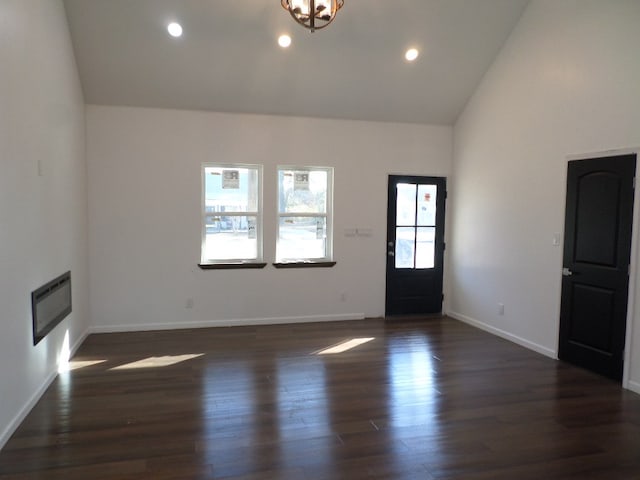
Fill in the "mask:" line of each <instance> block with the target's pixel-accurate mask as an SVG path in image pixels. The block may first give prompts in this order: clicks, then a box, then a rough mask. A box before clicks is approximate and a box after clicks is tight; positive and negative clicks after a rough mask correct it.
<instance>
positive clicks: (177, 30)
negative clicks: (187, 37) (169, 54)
mask: <svg viewBox="0 0 640 480" xmlns="http://www.w3.org/2000/svg"><path fill="white" fill-rule="evenodd" d="M167 32H169V35H171V36H172V37H176V38H177V37H181V36H182V25H180V24H179V23H176V22H172V23H170V24H169V25H167Z"/></svg>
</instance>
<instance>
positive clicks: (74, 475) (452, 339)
mask: <svg viewBox="0 0 640 480" xmlns="http://www.w3.org/2000/svg"><path fill="white" fill-rule="evenodd" d="M364 338H366V339H371V340H369V341H367V342H365V343H361V344H360V345H358V346H357V347H355V348H353V349H351V350H348V351H345V352H342V353H336V354H326V355H323V354H319V352H320V351H322V350H324V349H326V348H328V347H331V346H335V345H337V344H340V343H341V342H345V341H348V340H351V339H364ZM72 368H73V369H72V370H71V371H70V372H68V373H65V374H61V375H60V376H59V377H58V378H57V379H56V381H55V382H54V383H53V384H52V385H51V386H50V388H49V389H48V390H47V391H46V392H45V394H44V395H43V396H42V398H41V400H40V401H39V402H38V404H37V405H36V406H35V407H34V409H33V410H32V411H31V412H30V414H29V415H28V416H27V417H26V418H25V420H24V421H23V423H22V425H21V426H20V427H19V428H18V430H17V431H16V432H15V434H14V435H13V437H12V438H11V439H10V440H9V442H8V443H7V444H6V446H5V447H4V448H3V449H2V451H0V480H8V479H11V480H33V479H44V480H48V479H53V480H58V479H65V480H74V479H78V478H82V479H87V478H91V479H97V480H111V479H119V480H133V479H135V480H145V479H154V480H178V479H180V480H185V479H186V480H189V479H216V478H220V479H222V478H225V479H235V480H260V479H296V480H305V479H308V480H325V479H331V480H333V479H341V478H344V479H349V480H354V479H355V480H357V479H421V480H453V479H456V480H457V479H465V480H485V479H491V480H497V479H515V478H517V479H519V480H521V479H551V480H553V479H593V480H600V479H603V480H604V479H606V480H612V479H613V480H617V479H635V480H638V479H639V478H640V396H638V395H636V394H634V393H632V392H628V391H625V390H622V389H621V387H620V386H619V385H617V384H615V383H613V382H611V381H609V380H606V379H604V378H601V377H599V376H597V375H594V374H591V373H589V372H586V371H583V370H580V369H577V368H574V367H572V366H569V365H567V364H564V363H561V362H557V361H554V360H551V359H549V358H546V357H543V356H540V355H538V354H536V353H534V352H531V351H528V350H526V349H523V348H521V347H519V346H517V345H514V344H512V343H509V342H507V341H505V340H502V339H500V338H497V337H494V336H492V335H489V334H487V333H486V332H482V331H479V330H477V329H474V328H472V327H470V326H468V325H465V324H462V323H460V322H457V321H455V320H452V319H450V318H430V319H411V320H395V319H394V320H388V321H385V320H383V319H367V320H362V321H350V322H333V323H317V324H292V325H273V326H250V327H230V328H216V329H197V330H176V331H158V332H133V333H114V334H100V335H91V336H89V337H88V338H87V339H86V341H85V342H84V344H83V345H82V347H81V348H80V350H79V351H78V353H77V355H76V357H75V358H74V359H73V362H72Z"/></svg>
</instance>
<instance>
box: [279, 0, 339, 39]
mask: <svg viewBox="0 0 640 480" xmlns="http://www.w3.org/2000/svg"><path fill="white" fill-rule="evenodd" d="M280 3H282V7H283V8H285V9H287V10H288V11H289V13H290V14H291V16H292V17H293V19H294V20H295V21H296V22H298V23H299V24H300V25H302V26H303V27H305V28H308V29H309V30H311V31H312V32H313V31H315V30H319V29H321V28H324V27H326V26H327V25H329V24H330V23H331V22H332V21H333V19H334V18H335V17H336V13H337V12H338V10H340V9H341V8H342V6H343V5H344V0H280Z"/></svg>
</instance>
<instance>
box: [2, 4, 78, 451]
mask: <svg viewBox="0 0 640 480" xmlns="http://www.w3.org/2000/svg"><path fill="white" fill-rule="evenodd" d="M0 65H1V67H0V68H1V71H2V73H1V74H0V162H1V163H0V271H1V272H2V275H1V276H0V305H2V310H1V313H0V315H1V317H0V448H1V447H2V445H3V444H4V443H5V442H6V440H7V439H8V437H9V436H10V435H11V433H12V432H13V430H14V429H15V428H16V427H17V425H18V424H19V422H20V421H21V420H22V418H23V417H24V415H26V413H28V411H29V409H30V408H31V407H32V405H33V404H34V402H35V400H37V398H38V397H39V394H40V393H42V391H43V390H44V388H45V387H46V386H47V385H48V383H49V382H50V380H52V379H53V378H54V376H55V373H56V371H57V362H58V356H59V354H60V351H61V349H62V347H63V342H64V338H65V334H66V333H67V332H68V335H69V341H70V343H71V345H72V346H73V345H74V344H77V343H78V342H80V341H81V340H82V339H83V338H84V334H85V332H86V331H87V327H88V314H89V309H88V290H87V284H88V266H87V257H88V253H87V196H86V168H85V163H84V102H83V98H82V91H81V89H80V84H79V80H78V76H77V73H76V66H75V60H74V57H73V52H72V48H71V42H70V38H69V33H68V29H67V24H66V17H65V13H64V9H63V6H62V3H61V2H60V1H58V0H0ZM39 162H40V164H41V172H42V176H39V175H38V163H39ZM67 270H71V274H72V286H73V292H72V295H73V312H72V313H71V314H70V315H69V316H68V317H67V318H66V319H65V320H64V321H63V322H62V323H61V324H60V325H58V326H57V327H56V328H55V329H54V330H53V331H52V332H51V333H50V334H49V335H48V336H47V337H46V338H45V339H44V340H42V341H41V342H40V343H39V344H38V345H37V346H35V347H34V346H33V341H32V330H31V328H32V327H31V303H30V302H31V296H30V295H31V292H32V291H33V290H34V289H36V288H38V287H39V286H41V285H42V284H44V283H46V282H47V281H49V280H52V279H53V278H55V277H56V276H58V275H60V274H62V273H64V272H65V271H67Z"/></svg>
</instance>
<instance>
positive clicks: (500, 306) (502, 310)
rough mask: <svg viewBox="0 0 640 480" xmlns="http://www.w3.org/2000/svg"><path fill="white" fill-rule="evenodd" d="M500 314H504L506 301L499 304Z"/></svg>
mask: <svg viewBox="0 0 640 480" xmlns="http://www.w3.org/2000/svg"><path fill="white" fill-rule="evenodd" d="M498 315H504V303H499V304H498Z"/></svg>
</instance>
